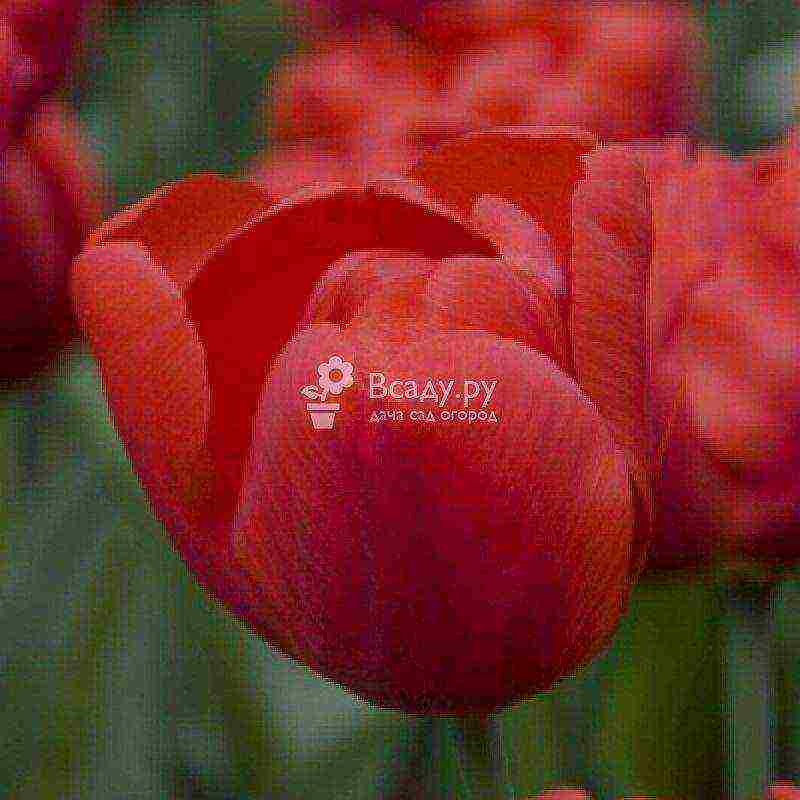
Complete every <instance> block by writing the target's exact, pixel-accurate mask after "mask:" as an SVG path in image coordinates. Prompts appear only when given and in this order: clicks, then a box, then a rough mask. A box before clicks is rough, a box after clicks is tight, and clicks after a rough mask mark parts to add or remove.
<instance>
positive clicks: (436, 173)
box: [72, 128, 657, 715]
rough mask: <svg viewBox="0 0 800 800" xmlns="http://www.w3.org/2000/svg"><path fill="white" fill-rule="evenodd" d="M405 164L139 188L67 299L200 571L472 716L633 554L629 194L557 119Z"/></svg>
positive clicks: (488, 705) (151, 486)
mask: <svg viewBox="0 0 800 800" xmlns="http://www.w3.org/2000/svg"><path fill="white" fill-rule="evenodd" d="M407 178H408V179H407V180H401V179H397V180H394V181H388V180H387V181H382V182H374V183H371V184H367V185H365V186H361V187H354V188H353V187H347V186H342V185H340V186H335V185H334V186H328V187H326V188H321V187H318V188H315V189H313V190H307V191H304V192H300V193H298V194H297V195H294V196H292V197H288V198H284V199H282V200H280V201H277V202H275V201H273V199H271V198H270V197H268V196H267V195H266V193H265V192H264V191H263V190H262V189H260V188H259V187H257V186H256V185H255V184H251V183H247V182H239V181H234V180H229V179H223V178H219V177H215V176H209V175H201V176H195V177H192V178H188V179H186V180H184V181H182V182H179V183H177V184H173V185H170V186H167V187H164V188H163V189H162V190H160V191H159V192H157V193H156V194H154V195H152V196H150V197H149V198H146V199H145V200H143V201H142V202H141V203H139V204H138V205H136V206H134V207H132V208H130V209H128V210H126V211H124V212H122V213H121V214H119V215H117V216H116V217H114V218H112V219H111V220H110V221H108V222H107V223H106V224H105V225H103V226H102V227H101V228H100V229H98V230H97V231H96V232H95V233H94V235H93V236H92V237H91V239H90V241H89V244H88V246H87V248H86V249H85V250H84V251H83V253H82V255H81V256H80V258H79V259H78V260H77V262H76V265H75V268H74V274H73V284H72V286H73V299H74V307H75V310H76V313H77V316H78V318H79V320H80V324H81V327H82V330H83V331H84V333H85V335H86V337H87V338H88V341H89V343H90V345H91V347H92V349H93V351H94V353H95V354H96V356H97V358H98V360H99V364H100V369H101V373H102V378H103V383H104V387H105V392H106V395H107V398H108V402H109V405H110V407H111V411H112V414H113V418H114V420H115V424H116V426H117V430H118V432H119V435H120V437H121V439H122V441H123V442H124V444H125V446H126V448H127V452H128V454H129V456H130V459H131V461H132V463H133V465H134V467H135V469H136V471H137V473H138V475H139V478H140V481H141V483H142V485H143V487H144V489H145V490H146V492H147V494H148V495H149V498H150V501H151V503H152V507H153V510H154V512H155V513H156V514H157V515H158V516H159V517H160V519H161V520H162V521H163V523H164V525H165V527H166V529H167V530H168V532H169V534H170V535H171V538H172V541H173V544H174V546H175V548H176V549H177V551H178V552H179V553H180V554H181V556H182V557H183V559H184V560H185V561H186V564H187V566H188V568H189V569H190V571H191V572H192V574H193V575H194V577H195V578H196V579H197V580H198V581H199V582H200V583H201V584H202V585H203V586H205V587H206V588H207V589H208V590H209V591H210V592H211V593H212V594H213V595H214V596H215V597H217V598H218V599H219V600H220V601H222V602H223V603H224V604H225V605H226V606H227V608H228V609H229V610H230V611H232V612H233V613H234V614H236V615H237V616H238V617H239V618H240V619H241V620H243V621H244V622H246V623H247V624H248V625H249V626H250V627H251V628H252V629H253V630H254V631H255V632H257V633H258V634H260V635H261V636H262V637H263V638H264V639H265V640H266V641H267V642H269V643H270V644H272V645H274V646H276V647H278V648H279V649H280V650H282V651H283V652H284V653H286V654H287V655H289V656H291V657H292V658H294V659H296V660H297V661H299V662H302V663H304V664H305V665H307V666H308V667H309V668H311V669H312V670H314V671H315V672H317V673H318V674H320V675H323V676H325V677H327V678H329V679H331V680H333V681H336V682H337V683H339V684H341V685H342V686H344V687H346V688H347V689H349V690H351V691H352V692H354V693H356V695H358V696H359V697H361V698H363V699H366V700H368V701H371V702H373V703H376V704H379V705H382V706H386V707H391V708H400V709H405V710H406V711H408V712H411V713H424V714H427V713H432V714H448V715H462V714H468V713H481V714H482V713H490V712H492V711H494V710H495V709H498V708H502V707H506V706H508V705H510V704H511V703H513V702H516V701H518V700H520V699H522V698H525V697H528V696H530V695H532V694H534V693H536V692H539V691H542V690H545V689H547V688H548V687H550V686H551V685H552V684H553V683H554V681H556V680H558V679H559V678H561V677H562V676H564V675H568V674H570V673H572V672H573V671H574V670H575V669H576V668H578V667H579V666H580V665H582V664H585V663H586V662H587V661H588V660H589V659H591V658H592V657H593V656H594V655H595V654H596V653H597V652H598V651H599V650H600V649H601V648H602V647H604V646H605V645H606V643H607V642H608V641H609V639H610V637H611V636H612V634H613V631H614V629H615V627H616V625H617V622H618V620H619V618H620V615H621V614H622V613H623V610H624V608H625V606H626V602H627V598H628V595H629V592H630V588H631V584H632V582H633V580H634V579H635V577H636V575H637V573H638V570H639V568H640V567H641V565H642V563H643V559H644V555H645V551H646V547H647V541H648V537H649V529H650V527H649V526H650V514H651V511H650V499H649V498H650V490H649V474H650V471H651V469H652V465H653V463H654V462H653V453H654V452H655V450H656V447H655V445H654V442H655V441H656V440H657V432H656V433H654V432H653V431H652V430H651V426H650V424H649V418H648V411H647V408H646V404H645V387H646V380H647V376H646V372H647V363H646V347H645V328H646V320H645V309H646V301H645V298H646V288H647V281H648V269H649V262H650V246H651V233H650V226H651V218H650V210H649V201H648V190H647V186H646V183H645V181H644V179H643V174H642V172H641V168H640V167H638V166H637V165H636V164H635V162H633V161H631V160H630V159H629V158H628V156H627V154H626V153H625V152H624V151H623V150H621V149H619V148H599V149H597V148H596V143H595V141H594V139H593V138H592V137H591V136H590V135H588V134H586V133H585V132H583V131H579V130H573V129H536V128H532V129H527V128H522V129H516V130H513V129H512V130H492V131H484V132H479V133H475V134H471V135H468V136H465V137H462V138H458V139H454V140H452V141H450V142H448V143H446V144H445V145H442V146H441V147H440V148H438V149H436V150H434V151H431V152H430V153H429V154H427V155H426V156H425V157H423V159H422V160H421V161H420V162H418V163H417V165H416V166H415V167H414V168H413V169H412V170H411V171H410V172H409V175H408V176H407ZM448 387H449V389H448ZM471 413H474V414H475V415H476V416H475V417H470V414H471Z"/></svg>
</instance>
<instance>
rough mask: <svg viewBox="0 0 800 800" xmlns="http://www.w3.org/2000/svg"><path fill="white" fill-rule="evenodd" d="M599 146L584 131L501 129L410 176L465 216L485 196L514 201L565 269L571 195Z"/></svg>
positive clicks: (437, 156) (431, 159)
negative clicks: (585, 161) (553, 248)
mask: <svg viewBox="0 0 800 800" xmlns="http://www.w3.org/2000/svg"><path fill="white" fill-rule="evenodd" d="M595 145H596V140H595V138H594V137H593V136H592V135H591V134H590V133H588V132H587V131H584V130H582V129H579V128H557V127H553V128H537V127H529V128H528V127H519V128H497V129H494V130H487V131H478V132H475V133H470V134H467V135H466V136H462V137H460V138H457V139H452V140H449V141H447V142H444V143H443V144H442V145H440V146H439V147H438V148H436V149H435V150H432V151H430V152H429V153H427V154H426V155H424V156H423V157H422V159H421V160H420V161H419V162H418V163H417V164H416V165H415V166H414V167H412V168H411V169H410V171H409V173H408V174H409V175H410V177H411V178H413V179H414V180H417V181H419V182H420V183H423V184H425V185H426V186H428V187H430V189H431V190H432V191H433V193H434V194H435V195H436V196H437V197H438V198H439V199H440V200H442V201H443V202H444V203H446V204H448V205H450V206H454V207H455V208H457V209H459V210H460V211H461V212H462V213H463V214H467V213H469V211H470V210H471V209H472V205H473V203H474V202H475V200H476V199H477V198H478V197H479V196H480V195H484V194H493V195H498V196H500V197H502V198H504V199H505V200H509V201H510V202H512V203H514V204H515V205H516V206H518V207H519V208H521V209H522V210H523V211H525V212H527V213H528V214H530V215H531V216H532V217H534V218H535V219H536V220H537V221H538V222H539V223H540V224H541V225H542V227H543V228H544V229H545V230H546V231H547V233H548V234H549V235H550V236H551V237H552V238H553V241H554V243H555V246H556V251H557V256H558V258H559V261H560V263H561V264H566V263H567V260H568V257H569V252H570V242H571V239H572V233H571V227H570V223H571V218H572V214H571V201H572V191H573V188H574V186H575V184H576V182H577V181H578V180H579V179H580V178H581V177H582V175H583V167H582V164H581V160H580V156H581V155H583V154H584V153H588V152H589V151H590V150H592V149H593V148H594V147H595Z"/></svg>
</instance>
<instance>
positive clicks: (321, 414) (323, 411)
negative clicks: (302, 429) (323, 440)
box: [306, 403, 341, 431]
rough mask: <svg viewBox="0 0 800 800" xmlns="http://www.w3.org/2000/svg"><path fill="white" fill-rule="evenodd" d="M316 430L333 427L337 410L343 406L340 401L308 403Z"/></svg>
mask: <svg viewBox="0 0 800 800" xmlns="http://www.w3.org/2000/svg"><path fill="white" fill-rule="evenodd" d="M306 408H307V409H308V413H309V415H310V417H311V424H312V425H313V426H314V429H315V430H318V431H329V430H331V429H332V428H333V421H334V419H335V418H336V412H337V411H338V410H339V409H340V408H341V406H340V405H339V404H338V403H306Z"/></svg>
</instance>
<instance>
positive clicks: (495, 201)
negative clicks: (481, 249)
mask: <svg viewBox="0 0 800 800" xmlns="http://www.w3.org/2000/svg"><path fill="white" fill-rule="evenodd" d="M470 219H471V220H472V222H473V223H474V224H475V226H476V227H477V228H479V229H480V230H482V231H484V232H485V233H487V234H488V235H489V236H490V237H491V238H492V239H493V240H494V241H496V242H497V245H498V247H499V248H500V251H501V252H502V254H503V258H504V259H505V260H506V261H507V262H508V263H509V264H511V266H512V267H513V268H514V272H516V273H517V274H518V275H520V276H521V277H523V278H524V279H525V281H526V283H528V284H529V285H531V284H533V285H534V286H535V287H536V292H537V294H541V289H542V288H543V286H544V287H546V288H547V290H548V293H550V294H553V295H555V296H556V297H557V298H560V297H562V296H563V295H564V294H565V293H566V290H567V285H566V281H567V275H566V270H565V268H564V267H563V266H561V265H559V264H558V262H557V260H556V255H555V252H554V250H553V246H552V245H553V243H552V241H551V240H550V237H549V236H548V235H547V233H546V232H545V231H544V230H542V228H541V227H540V226H539V224H538V223H537V222H536V220H535V219H533V218H532V217H530V216H529V215H528V214H526V213H525V212H524V211H520V209H518V208H517V207H516V206H515V205H513V204H512V203H509V202H508V201H507V200H503V199H502V198H500V197H497V196H496V195H491V194H485V195H481V196H480V197H479V198H478V199H477V200H476V201H475V205H474V206H473V208H472V213H471V214H470Z"/></svg>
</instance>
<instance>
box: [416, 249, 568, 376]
mask: <svg viewBox="0 0 800 800" xmlns="http://www.w3.org/2000/svg"><path fill="white" fill-rule="evenodd" d="M426 298H427V300H428V302H429V303H430V304H431V305H432V306H433V309H434V313H435V319H436V320H438V321H439V325H440V327H442V328H444V329H446V330H451V331H457V330H478V331H485V332H486V333H495V334H497V335H498V336H502V337H503V338H505V339H510V340H512V341H517V342H519V343H520V344H524V345H525V346H526V347H531V348H533V349H534V350H538V351H539V352H540V353H542V354H544V355H546V356H547V357H548V358H550V359H552V360H553V361H554V362H555V363H556V364H559V365H560V366H561V367H562V369H563V368H564V365H565V364H566V358H567V355H566V353H567V350H566V336H565V332H564V329H563V327H562V325H561V321H560V319H559V318H558V316H557V309H556V308H555V306H554V304H553V303H552V302H548V301H549V300H551V298H550V297H548V295H547V294H546V293H541V294H537V293H536V292H535V290H533V287H532V286H526V285H525V283H524V282H523V281H522V280H520V278H519V277H518V276H517V275H516V274H515V273H514V272H512V270H511V269H510V268H509V267H508V266H507V265H506V264H504V263H503V262H502V261H497V260H493V259H488V258H476V257H474V256H462V257H460V258H451V259H446V260H445V261H443V262H441V264H440V265H439V266H438V267H437V269H436V271H435V272H434V273H433V274H432V275H431V277H430V280H429V282H428V288H427V290H426Z"/></svg>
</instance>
